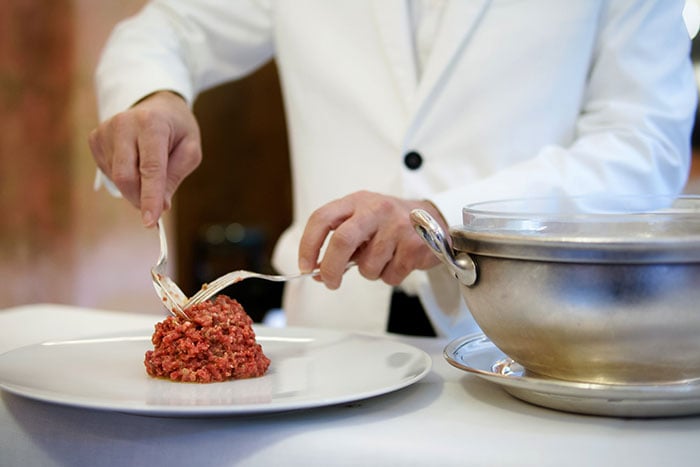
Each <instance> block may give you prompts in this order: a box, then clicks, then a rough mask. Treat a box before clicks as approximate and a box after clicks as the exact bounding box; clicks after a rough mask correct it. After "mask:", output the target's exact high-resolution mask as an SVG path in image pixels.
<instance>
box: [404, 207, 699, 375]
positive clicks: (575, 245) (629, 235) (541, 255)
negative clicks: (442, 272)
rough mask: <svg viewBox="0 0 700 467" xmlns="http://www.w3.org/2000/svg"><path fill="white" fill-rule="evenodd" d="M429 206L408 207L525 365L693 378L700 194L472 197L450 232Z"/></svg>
mask: <svg viewBox="0 0 700 467" xmlns="http://www.w3.org/2000/svg"><path fill="white" fill-rule="evenodd" d="M426 216H427V213H425V212H424V211H421V212H415V211H414V213H413V214H412V220H413V222H414V225H415V226H416V230H417V231H418V232H419V233H420V234H421V235H422V236H423V237H424V238H425V239H426V242H427V243H428V244H429V246H431V247H432V248H433V249H434V251H435V252H436V254H438V256H440V258H441V259H442V260H443V262H445V263H446V264H447V266H448V267H449V268H450V269H451V270H452V271H453V272H454V273H455V276H456V277H457V278H458V280H459V281H460V282H461V290H462V295H463V297H464V300H465V302H466V303H467V305H468V307H469V309H470V310H471V312H472V314H473V315H474V318H475V319H476V321H477V323H478V324H479V326H480V327H481V329H482V330H483V331H484V333H485V334H486V335H487V336H488V337H489V338H490V339H491V340H492V341H493V343H494V344H495V345H496V346H498V348H500V349H501V350H502V351H503V352H505V354H507V355H508V356H510V357H512V358H513V359H515V360H516V361H517V362H519V363H520V364H522V365H523V366H524V367H525V368H527V369H528V370H530V371H533V372H535V373H537V374H540V375H546V376H550V377H553V378H558V379H563V380H572V381H582V382H591V383H605V384H611V383H612V384H629V383H633V384H653V383H659V382H671V381H684V380H689V379H693V378H698V377H700V338H699V336H700V306H698V304H700V198H698V197H681V198H678V199H671V198H663V197H649V198H646V197H635V198H602V197H596V198H548V199H523V200H509V201H494V202H488V203H479V204H475V205H471V206H467V207H466V208H464V211H463V219H464V225H462V226H458V227H454V228H452V229H451V231H450V237H451V242H446V241H445V238H444V233H442V232H440V231H439V230H436V226H437V223H434V221H433V220H432V219H430V218H429V217H426ZM438 229H439V227H438ZM465 271H466V272H465Z"/></svg>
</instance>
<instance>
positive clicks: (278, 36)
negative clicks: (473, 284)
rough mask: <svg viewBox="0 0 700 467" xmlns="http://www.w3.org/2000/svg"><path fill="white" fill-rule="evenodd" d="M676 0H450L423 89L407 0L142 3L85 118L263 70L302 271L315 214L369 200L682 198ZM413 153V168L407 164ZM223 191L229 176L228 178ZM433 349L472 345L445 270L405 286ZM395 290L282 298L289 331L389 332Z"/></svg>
mask: <svg viewBox="0 0 700 467" xmlns="http://www.w3.org/2000/svg"><path fill="white" fill-rule="evenodd" d="M682 8H683V1H682V0H566V1H562V0H469V1H467V0H452V1H447V2H446V4H445V6H444V11H443V12H442V13H441V18H440V27H439V30H438V31H437V32H436V34H435V36H434V40H432V41H431V42H432V44H431V47H430V53H429V56H428V57H427V62H426V63H425V64H424V66H423V67H422V69H421V71H422V72H421V73H420V78H419V75H418V71H417V67H416V62H415V60H416V54H415V50H414V48H413V47H414V41H413V38H412V37H411V34H412V27H411V19H410V15H409V7H408V4H407V2H406V1H404V0H376V1H373V0H348V1H340V0H336V1H333V0H330V1H329V0H288V1H287V0H278V1H275V0H259V1H256V0H235V1H223V0H157V1H153V2H151V3H149V4H148V5H146V7H145V8H144V9H143V10H142V11H141V12H140V13H139V14H138V15H136V16H135V17H133V18H130V19H128V20H126V21H124V22H122V23H120V24H119V25H118V27H117V28H116V29H115V30H114V32H113V34H112V36H111V37H110V40H109V41H108V43H107V45H106V47H105V50H104V53H103V55H102V58H101V61H100V64H99V67H98V70H97V76H96V81H97V90H98V102H99V110H100V118H101V119H103V120H104V119H107V118H109V117H111V116H112V115H114V114H116V113H117V112H120V111H123V110H125V109H127V108H128V107H129V106H131V105H132V104H133V103H134V102H136V101H138V100H139V99H140V98H142V97H143V96H145V95H147V94H149V93H151V92H153V91H155V90H161V89H169V90H173V91H175V92H178V93H179V94H181V95H182V96H184V97H185V98H186V99H187V100H188V101H189V102H190V103H191V102H192V101H193V100H194V99H195V98H196V96H197V94H198V93H199V92H200V91H202V90H204V89H207V88H209V87H212V86H215V85H218V84H221V83H223V82H226V81H229V80H232V79H236V78H239V77H241V76H244V75H246V74H248V73H250V72H252V71H253V70H255V69H256V68H257V67H259V66H260V65H261V64H263V63H265V62H267V61H268V60H269V59H271V58H274V59H275V60H276V63H277V66H278V69H279V73H280V78H281V86H282V90H283V95H284V102H285V112H286V114H287V122H288V126H289V128H288V130H289V141H290V151H291V168H292V177H293V181H294V184H293V196H294V203H293V223H292V225H291V226H290V227H289V229H288V230H287V231H286V232H285V233H284V234H283V235H282V237H281V238H280V240H279V242H278V245H277V247H276V249H275V254H274V264H275V265H276V267H277V268H278V269H279V270H280V271H281V272H293V271H296V270H297V252H298V244H299V240H300V237H301V234H302V232H303V228H304V226H305V223H306V220H307V219H308V217H309V215H310V214H311V212H312V211H313V210H314V209H316V208H318V207H319V206H321V205H322V204H324V203H326V202H328V201H330V200H333V199H336V198H339V197H341V196H344V195H347V194H349V193H351V192H354V191H357V190H360V189H365V190H371V191H376V192H381V193H385V194H390V195H395V196H400V197H403V198H415V199H429V200H431V201H432V202H433V203H434V204H435V205H436V206H437V207H438V208H439V209H440V210H441V212H442V213H443V215H444V216H445V218H446V220H447V221H448V223H450V224H451V225H456V224H461V223H462V219H461V209H462V207H463V206H464V205H465V204H468V203H471V202H476V201H482V200H492V199H500V198H513V197H521V196H525V195H527V196H534V195H542V196H544V195H553V194H569V195H576V194H589V193H600V192H604V193H608V194H638V193H643V194H650V193H661V194H677V193H678V192H679V191H680V190H681V189H682V187H683V185H684V183H685V180H686V177H687V173H688V168H689V161H690V137H689V135H690V131H691V127H692V119H693V116H694V110H695V105H696V94H697V92H696V88H695V84H694V79H693V73H692V68H691V64H690V61H689V58H688V55H689V44H690V41H689V37H688V34H687V31H686V29H685V27H684V24H683V21H682V16H681V11H682ZM410 151H416V152H418V153H419V154H420V155H421V157H422V164H421V165H420V167H418V168H417V169H412V168H410V167H408V166H407V165H406V164H405V163H404V155H405V154H406V153H408V152H410ZM235 176H236V175H235V174H234V175H232V177H235ZM403 287H404V288H405V289H406V290H408V291H410V292H414V293H417V294H418V296H419V297H420V299H421V301H422V303H423V305H424V307H425V308H426V310H427V312H428V315H429V317H430V319H431V321H432V323H433V325H434V327H435V328H436V330H437V332H438V334H440V335H459V334H464V333H466V332H468V331H469V330H472V329H475V324H474V323H473V321H472V319H471V317H470V315H469V313H468V310H467V309H466V307H465V305H464V303H463V301H462V300H461V297H460V292H459V285H458V283H457V281H456V280H455V279H454V278H453V277H452V276H451V275H450V274H449V273H448V272H447V270H446V268H445V267H436V268H434V269H432V270H430V271H427V272H423V271H416V272H414V273H412V274H411V275H410V276H409V278H408V279H407V280H406V281H405V283H404V284H403ZM390 295H391V288H390V287H389V286H387V285H386V284H384V283H382V282H381V281H368V280H366V279H364V278H362V277H360V276H359V274H358V273H357V271H356V270H351V271H349V272H348V273H347V274H346V276H345V277H344V279H343V284H342V286H341V288H340V289H339V290H336V291H329V290H326V289H325V288H324V286H323V285H322V284H319V283H317V282H316V281H295V282H291V283H288V284H287V287H286V288H285V297H284V308H285V311H286V313H287V319H288V323H289V324H292V325H310V326H332V327H342V328H346V329H360V330H370V331H381V330H384V329H385V326H386V321H387V315H388V304H389V301H390Z"/></svg>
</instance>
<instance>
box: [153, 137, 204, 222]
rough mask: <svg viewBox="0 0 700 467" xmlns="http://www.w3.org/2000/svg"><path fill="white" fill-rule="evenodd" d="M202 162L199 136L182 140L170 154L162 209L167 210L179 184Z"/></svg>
mask: <svg viewBox="0 0 700 467" xmlns="http://www.w3.org/2000/svg"><path fill="white" fill-rule="evenodd" d="M201 161H202V150H201V145H200V141H199V136H198V135H196V136H195V137H191V138H187V139H184V140H183V141H182V142H181V143H179V144H178V145H177V146H176V147H175V148H174V149H173V151H172V153H171V154H170V159H169V160H168V170H167V174H166V180H165V193H164V207H163V209H169V208H170V205H171V200H172V197H173V195H174V194H175V191H176V190H177V188H178V187H179V186H180V183H182V181H183V180H184V179H185V177H187V176H188V175H189V174H191V173H192V172H193V171H194V170H195V169H196V168H197V167H198V166H199V164H200V163H201Z"/></svg>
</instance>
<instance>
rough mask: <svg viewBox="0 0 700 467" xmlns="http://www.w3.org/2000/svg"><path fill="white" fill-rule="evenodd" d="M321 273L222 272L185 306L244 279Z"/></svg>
mask: <svg viewBox="0 0 700 467" xmlns="http://www.w3.org/2000/svg"><path fill="white" fill-rule="evenodd" d="M355 264H356V263H355V262H354V261H351V262H349V263H348V264H347V265H346V266H345V270H346V271H347V270H348V269H350V268H351V267H353V266H355ZM320 273H321V270H320V269H314V270H313V271H311V272H307V273H298V274H288V275H282V274H262V273H259V272H251V271H232V272H229V273H227V274H224V275H223V276H221V277H219V278H217V279H215V280H213V281H212V282H209V283H208V284H204V285H203V286H202V288H201V289H199V291H198V292H197V293H196V294H194V295H192V296H191V297H190V299H189V300H188V301H187V305H186V306H188V307H189V306H192V305H196V304H197V303H202V302H203V301H205V300H208V299H209V298H211V297H213V296H214V295H216V294H217V292H220V291H221V290H223V289H225V288H226V287H228V286H229V285H233V284H235V283H237V282H240V281H242V280H244V279H250V278H258V279H265V280H268V281H275V282H285V281H289V280H293V279H300V278H302V277H313V276H318V275H319V274H320Z"/></svg>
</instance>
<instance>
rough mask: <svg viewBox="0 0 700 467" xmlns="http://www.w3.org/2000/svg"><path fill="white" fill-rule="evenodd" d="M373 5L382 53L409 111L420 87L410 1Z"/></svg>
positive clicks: (393, 0)
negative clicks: (409, 8)
mask: <svg viewBox="0 0 700 467" xmlns="http://www.w3.org/2000/svg"><path fill="white" fill-rule="evenodd" d="M372 5H373V7H374V18H375V21H376V23H377V29H378V30H379V36H380V38H381V42H382V46H383V49H384V50H383V52H384V55H385V56H386V58H387V60H388V62H389V65H390V66H391V69H392V71H393V74H394V80H395V82H396V87H397V89H398V91H399V94H400V95H401V98H402V101H403V104H404V109H405V111H406V114H408V113H409V112H410V110H411V108H412V107H413V101H414V99H415V96H416V90H417V88H418V78H417V74H416V62H415V57H414V52H413V38H412V32H411V23H410V18H409V10H408V4H407V2H406V0H378V1H374V2H372Z"/></svg>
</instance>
